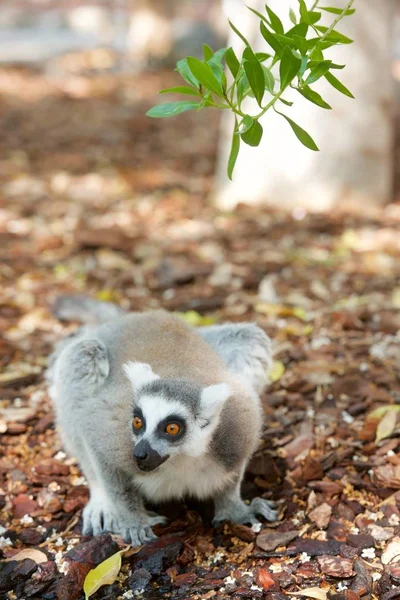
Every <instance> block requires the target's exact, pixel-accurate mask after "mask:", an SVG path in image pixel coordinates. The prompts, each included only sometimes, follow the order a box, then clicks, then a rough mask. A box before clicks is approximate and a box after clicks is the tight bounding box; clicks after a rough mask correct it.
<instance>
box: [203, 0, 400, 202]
mask: <svg viewBox="0 0 400 600" xmlns="http://www.w3.org/2000/svg"><path fill="white" fill-rule="evenodd" d="M282 4H283V5H284V6H283V7H282ZM288 4H289V3H286V2H285V3H282V0H269V5H270V6H271V8H272V9H273V10H274V11H275V12H277V13H278V14H280V16H282V17H283V20H285V16H286V17H287V12H288V9H289V5H288ZM294 4H295V3H294ZM325 4H326V3H325ZM328 4H329V3H328ZM344 4H345V3H344V0H343V2H342V3H341V5H344ZM252 6H253V7H254V8H256V9H257V10H259V12H263V11H264V2H263V0H257V1H256V2H253V3H252ZM356 8H357V11H356V13H355V14H354V15H353V16H351V17H346V18H345V19H344V20H343V21H341V23H340V26H339V27H338V29H339V31H341V32H343V33H344V34H346V35H348V36H349V37H351V38H352V39H354V40H355V43H354V44H352V45H346V46H339V47H336V48H332V49H330V50H328V51H327V52H326V57H327V58H330V59H332V60H333V61H334V62H335V63H340V64H343V63H344V64H346V65H347V66H346V68H345V69H344V70H343V71H336V72H335V74H337V76H338V78H339V79H340V80H341V81H343V83H344V84H345V85H346V86H347V87H348V88H350V90H351V91H352V92H353V94H354V96H355V98H356V99H355V100H352V99H350V98H348V97H346V96H344V95H342V94H340V93H339V92H337V91H336V90H334V89H333V88H332V87H331V86H330V84H329V83H328V82H327V81H326V80H325V79H324V78H323V79H322V80H320V81H318V82H317V84H315V89H316V91H318V92H319V93H320V94H321V95H322V97H323V98H324V99H325V100H326V101H327V102H328V103H329V104H330V105H331V106H332V108H333V110H332V111H328V110H325V111H324V110H323V109H321V108H318V107H317V106H315V105H313V104H311V103H310V102H308V101H307V100H305V99H303V98H301V96H300V95H299V94H298V93H296V92H295V91H293V90H291V93H288V94H285V98H286V99H288V100H293V101H295V104H294V106H293V107H291V108H290V107H287V106H284V105H283V104H280V109H282V112H284V113H285V114H287V115H288V116H290V117H291V118H292V119H294V120H295V121H296V122H297V123H298V124H299V125H301V126H302V127H303V128H304V129H306V130H307V131H308V132H309V133H310V134H311V135H312V136H313V138H314V139H315V141H316V143H317V145H318V146H319V148H320V152H312V151H310V150H308V149H306V148H304V147H303V146H302V145H301V144H300V142H299V141H298V140H297V138H296V137H295V136H294V134H293V132H292V130H291V129H290V127H289V125H288V124H287V123H286V122H285V121H284V119H282V117H279V115H276V114H275V113H274V112H273V111H269V112H268V113H267V114H266V115H265V117H264V118H263V121H262V125H263V127H264V136H263V140H262V142H261V145H260V146H259V147H258V148H251V147H249V146H246V145H245V144H243V143H242V144H241V149H240V154H239V158H238V161H237V164H236V167H235V172H234V174H233V179H234V180H233V182H230V181H229V180H228V178H227V176H226V164H227V157H228V155H229V149H230V143H231V136H232V117H231V115H224V118H223V122H222V126H221V138H220V149H219V162H218V167H217V178H216V187H215V191H214V198H213V199H214V201H215V203H216V204H217V206H218V207H219V208H221V209H231V208H233V207H234V206H235V205H236V204H238V203H239V202H245V203H249V204H250V203H259V202H261V203H265V204H272V205H276V206H286V207H288V208H291V207H294V206H301V207H305V208H312V209H321V210H322V209H329V208H332V207H334V206H338V205H339V204H341V203H342V202H346V204H348V203H349V202H350V203H353V202H363V203H365V202H369V203H371V204H374V205H383V204H385V203H387V202H388V201H389V200H390V199H391V196H392V185H393V163H392V150H393V120H392V117H393V115H392V76H391V64H392V46H391V39H392V35H391V34H392V23H393V14H394V11H393V8H394V3H393V0H384V1H383V2H376V0H363V1H362V2H358V3H357V2H356ZM226 12H227V15H228V16H229V18H230V19H231V20H232V21H233V23H234V24H236V25H237V26H238V27H239V29H240V30H241V31H242V32H243V33H244V34H245V35H246V36H248V37H249V38H250V39H252V38H255V37H257V40H258V43H257V50H265V48H266V42H264V41H263V39H262V38H261V36H260V35H257V32H258V19H257V18H256V17H255V16H251V17H249V14H250V13H249V11H248V10H247V11H246V9H245V7H244V5H243V3H242V2H241V0H226ZM247 13H249V14H247ZM332 16H333V15H329V17H330V18H332ZM329 22H331V21H329ZM230 45H234V47H235V48H239V51H240V52H241V50H242V48H243V46H240V44H238V43H237V38H236V36H235V35H233V34H232V35H231V40H230ZM313 87H314V86H313Z"/></svg>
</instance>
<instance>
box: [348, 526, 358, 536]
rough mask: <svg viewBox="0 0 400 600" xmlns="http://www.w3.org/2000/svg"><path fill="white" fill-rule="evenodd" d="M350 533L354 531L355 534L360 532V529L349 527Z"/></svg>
mask: <svg viewBox="0 0 400 600" xmlns="http://www.w3.org/2000/svg"><path fill="white" fill-rule="evenodd" d="M350 533H355V534H356V535H357V534H358V533H360V530H359V529H358V527H351V529H350Z"/></svg>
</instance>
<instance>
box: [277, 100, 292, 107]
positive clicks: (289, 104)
mask: <svg viewBox="0 0 400 600" xmlns="http://www.w3.org/2000/svg"><path fill="white" fill-rule="evenodd" d="M279 101H280V102H283V104H286V106H293V102H289V100H285V98H279Z"/></svg>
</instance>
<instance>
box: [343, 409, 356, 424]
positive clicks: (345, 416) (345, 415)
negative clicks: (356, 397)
mask: <svg viewBox="0 0 400 600" xmlns="http://www.w3.org/2000/svg"><path fill="white" fill-rule="evenodd" d="M342 419H343V421H344V422H345V423H352V422H353V421H354V417H352V416H351V415H349V413H348V412H347V411H345V410H344V411H342Z"/></svg>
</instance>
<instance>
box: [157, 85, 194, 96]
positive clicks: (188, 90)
mask: <svg viewBox="0 0 400 600" xmlns="http://www.w3.org/2000/svg"><path fill="white" fill-rule="evenodd" d="M158 93H159V94H187V95H188V96H200V97H201V94H200V92H199V91H198V90H195V89H194V88H192V87H186V86H185V85H178V86H177V87H172V88H166V89H165V90H160V91H159V92H158Z"/></svg>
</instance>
